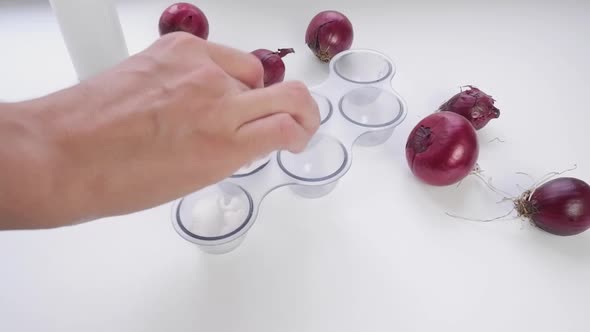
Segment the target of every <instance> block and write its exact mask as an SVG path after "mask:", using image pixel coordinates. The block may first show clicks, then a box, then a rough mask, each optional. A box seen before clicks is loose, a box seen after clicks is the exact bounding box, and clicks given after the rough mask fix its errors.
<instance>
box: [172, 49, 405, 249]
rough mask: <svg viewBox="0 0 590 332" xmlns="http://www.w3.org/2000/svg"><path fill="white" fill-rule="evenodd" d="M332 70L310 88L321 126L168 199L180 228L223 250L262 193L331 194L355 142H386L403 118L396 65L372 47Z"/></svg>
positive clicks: (251, 218)
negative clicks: (298, 146)
mask: <svg viewBox="0 0 590 332" xmlns="http://www.w3.org/2000/svg"><path fill="white" fill-rule="evenodd" d="M329 66H330V75H329V77H328V79H327V80H326V81H324V82H323V83H322V84H320V85H318V86H315V87H313V88H310V92H311V94H312V96H313V97H314V99H315V100H316V102H317V104H318V106H319V109H320V113H321V126H320V129H319V130H318V132H317V133H316V135H315V136H314V137H313V138H312V139H311V141H310V142H309V144H308V146H307V147H306V149H305V150H304V151H303V152H301V153H298V154H293V153H290V152H288V151H276V152H274V153H272V154H270V155H269V156H266V157H264V158H261V159H260V160H258V161H257V162H255V163H253V164H251V165H246V166H245V167H244V168H242V169H241V170H240V171H238V172H237V173H236V174H234V175H233V176H231V177H230V178H228V179H225V180H223V181H221V182H220V183H217V184H215V185H212V186H210V187H208V188H205V189H203V190H200V191H197V192H194V193H192V194H190V195H188V196H186V197H183V198H181V199H179V200H177V201H176V202H175V203H174V204H173V209H172V223H173V225H174V228H175V229H176V231H177V232H178V234H179V235H180V236H181V237H183V238H184V239H186V240H188V241H190V242H192V243H194V244H196V245H198V246H199V248H201V249H202V250H203V251H205V252H208V253H213V254H223V253H228V252H230V251H232V250H234V249H236V248H237V247H238V246H239V245H240V244H241V243H242V241H243V240H244V238H245V236H246V234H247V233H248V230H249V229H250V228H251V227H252V226H253V225H254V222H255V221H256V217H257V215H258V209H259V206H260V204H261V203H262V201H263V199H264V198H265V197H266V195H268V194H269V193H271V192H272V191H273V190H274V189H276V188H279V187H282V186H289V187H290V188H291V189H292V190H293V192H295V193H296V194H297V195H300V196H301V197H305V198H319V197H322V196H325V195H328V194H329V193H330V192H331V191H332V190H334V188H335V187H336V186H337V183H338V180H339V179H340V178H341V177H342V176H344V175H345V174H346V172H347V171H348V170H349V168H350V166H351V164H352V148H353V146H354V145H355V144H359V145H363V146H375V145H379V144H382V143H384V142H385V141H387V140H388V139H389V138H390V137H391V135H392V134H393V131H394V129H395V128H396V127H397V126H398V125H399V124H400V123H402V122H403V121H404V120H405V118H406V114H407V106H406V103H405V101H404V100H403V98H401V97H400V96H399V95H398V94H397V93H396V92H395V90H394V89H393V88H392V87H391V80H392V79H393V77H394V75H395V65H394V63H393V61H392V60H391V59H389V58H388V57H387V56H385V55H384V54H381V53H379V52H376V51H373V50H362V49H361V50H348V51H345V52H342V53H340V54H338V55H337V56H336V57H334V58H333V59H332V60H331V61H330V65H329Z"/></svg>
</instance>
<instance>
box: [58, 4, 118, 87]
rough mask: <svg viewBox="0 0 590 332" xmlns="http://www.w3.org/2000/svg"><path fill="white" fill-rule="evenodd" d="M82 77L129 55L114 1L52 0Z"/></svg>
mask: <svg viewBox="0 0 590 332" xmlns="http://www.w3.org/2000/svg"><path fill="white" fill-rule="evenodd" d="M49 2H50V3H51V6H52V8H53V11H54V13H55V16H56V17H57V21H58V23H59V26H60V29H61V32H62V35H63V38H64V42H65V44H66V47H67V49H68V52H69V54H70V58H71V60H72V63H73V65H74V68H75V70H76V73H77V75H78V79H79V80H85V79H87V78H89V77H90V76H93V75H95V74H98V73H100V72H102V71H104V70H105V69H108V68H109V67H112V66H113V65H116V64H117V63H119V62H121V61H122V60H124V59H125V58H127V57H128V56H129V52H128V50H127V45H126V43H125V38H124V36H123V30H122V28H121V23H120V21H119V15H118V13H117V9H116V7H115V3H114V1H113V0H49Z"/></svg>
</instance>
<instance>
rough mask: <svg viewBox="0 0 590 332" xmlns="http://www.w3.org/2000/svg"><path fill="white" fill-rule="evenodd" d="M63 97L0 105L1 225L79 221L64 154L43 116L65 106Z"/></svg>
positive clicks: (24, 226)
mask: <svg viewBox="0 0 590 332" xmlns="http://www.w3.org/2000/svg"><path fill="white" fill-rule="evenodd" d="M66 104H67V103H66V100H65V98H64V96H63V95H61V94H60V95H57V94H56V95H52V96H48V97H44V98H41V99H37V100H32V101H27V102H22V103H11V104H0V229H35V228H52V227H58V226H62V225H67V224H73V223H77V222H80V221H82V220H80V219H81V218H83V214H82V213H81V211H82V207H81V206H80V202H81V200H80V199H81V197H80V195H81V193H79V192H74V190H73V188H74V186H73V185H72V184H71V183H72V181H75V180H74V179H69V178H68V175H67V174H64V173H63V172H62V168H63V166H64V165H65V161H64V159H63V153H62V152H61V151H60V148H59V147H58V146H57V145H56V144H55V143H56V140H55V138H54V133H53V132H52V130H51V129H50V128H51V126H50V125H48V124H47V121H46V119H44V117H43V116H40V115H41V114H45V112H49V111H50V109H51V108H53V107H60V106H63V107H65V106H66Z"/></svg>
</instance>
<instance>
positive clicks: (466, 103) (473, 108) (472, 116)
mask: <svg viewBox="0 0 590 332" xmlns="http://www.w3.org/2000/svg"><path fill="white" fill-rule="evenodd" d="M467 87H469V89H468V90H465V91H463V90H462V91H461V92H459V93H457V94H456V95H454V96H453V97H451V98H450V99H449V100H448V101H447V102H445V103H444V104H442V105H441V106H440V107H439V109H438V110H439V111H449V112H454V113H457V114H460V115H462V116H464V117H465V118H466V119H467V120H469V121H470V122H471V124H472V125H473V126H474V127H475V129H477V130H479V129H481V128H483V127H485V126H486V125H487V124H488V122H489V121H490V120H491V119H497V118H499V117H500V110H499V109H498V108H496V107H495V106H494V102H495V100H494V99H493V98H492V96H490V95H488V94H486V93H484V92H483V91H481V90H479V89H478V88H476V87H474V86H471V85H468V86H467Z"/></svg>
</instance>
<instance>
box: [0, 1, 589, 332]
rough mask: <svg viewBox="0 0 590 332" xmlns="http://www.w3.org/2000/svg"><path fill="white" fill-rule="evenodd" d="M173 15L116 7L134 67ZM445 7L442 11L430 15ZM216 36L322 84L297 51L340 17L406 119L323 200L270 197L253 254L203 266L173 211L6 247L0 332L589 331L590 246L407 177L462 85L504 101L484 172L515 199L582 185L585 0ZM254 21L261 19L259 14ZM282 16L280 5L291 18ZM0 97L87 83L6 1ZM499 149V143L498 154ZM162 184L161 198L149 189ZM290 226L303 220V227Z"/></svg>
mask: <svg viewBox="0 0 590 332" xmlns="http://www.w3.org/2000/svg"><path fill="white" fill-rule="evenodd" d="M170 3H171V2H170V1H164V0H161V1H133V2H120V4H119V10H120V15H121V20H122V25H123V28H124V32H125V36H126V38H127V42H128V45H129V49H130V51H131V52H132V53H135V52H137V51H139V50H141V49H142V48H144V47H146V46H147V45H149V44H150V43H151V42H152V41H153V40H154V39H155V38H157V20H158V17H159V14H160V11H161V10H162V9H163V8H164V7H165V6H166V5H168V4H170ZM434 3H437V4H434ZM199 4H200V6H201V8H202V9H203V10H204V11H205V12H206V14H207V15H208V17H209V19H210V22H211V34H210V39H211V40H215V41H218V42H222V43H227V44H230V45H232V46H234V47H237V48H240V49H243V50H246V51H250V50H253V49H255V48H259V47H264V48H271V49H273V48H279V47H294V48H295V50H296V52H297V53H296V54H292V55H290V56H289V57H288V58H285V62H286V64H287V79H299V80H303V81H304V82H306V83H307V84H309V85H313V84H316V83H319V82H320V81H321V80H322V79H323V78H324V77H325V74H326V72H325V70H324V69H323V68H325V66H323V65H321V64H319V63H318V62H317V61H315V59H314V58H313V56H312V55H311V53H310V52H309V51H308V50H307V49H306V46H305V44H304V34H305V28H306V25H307V23H308V21H309V19H310V18H311V17H312V16H313V15H314V14H315V13H316V12H317V11H319V10H322V9H338V10H341V11H343V12H345V13H347V14H348V16H349V17H350V19H351V20H352V22H353V24H354V28H355V40H354V47H357V48H365V47H366V48H373V49H376V50H379V51H382V52H384V53H386V54H388V55H390V56H391V57H392V58H393V59H394V60H395V62H396V64H397V66H398V74H397V76H396V77H395V78H394V81H393V85H394V87H395V88H396V89H397V90H398V91H399V92H400V93H401V94H402V96H404V98H405V99H406V100H407V102H408V106H409V114H408V117H407V119H406V121H405V122H404V123H403V124H402V125H401V126H400V127H399V129H398V130H397V131H396V132H395V133H394V135H393V136H392V138H391V139H390V140H389V141H388V142H387V143H386V144H384V145H382V146H379V147H376V148H357V149H355V151H354V159H355V161H354V163H353V166H352V169H351V170H350V171H349V173H348V174H347V175H346V176H345V177H344V178H343V179H342V180H341V181H340V183H339V184H338V187H337V188H336V190H335V191H334V192H333V193H331V194H330V195H329V196H327V197H324V198H321V199H317V200H305V199H301V198H297V197H295V196H294V194H292V193H291V191H290V190H288V189H286V188H283V189H279V190H278V191H275V192H274V193H272V194H271V195H270V196H268V197H267V198H266V200H265V201H264V205H263V206H262V210H261V212H260V215H259V217H258V220H257V222H256V224H255V225H254V227H253V228H252V229H251V231H250V233H249V235H248V237H247V238H246V240H245V242H244V243H243V244H242V245H241V246H240V247H239V248H238V249H237V250H236V251H234V252H232V253H230V254H228V255H223V256H209V255H206V254H203V253H201V252H200V251H199V250H198V249H197V248H196V247H194V246H193V245H192V244H190V243H188V242H186V241H185V240H183V239H181V238H180V237H179V236H178V235H177V234H176V233H175V231H174V230H173V228H172V225H171V222H170V219H169V213H170V205H169V204H165V205H162V206H160V207H158V208H154V209H151V210H148V211H142V212H138V213H136V214H132V215H128V216H121V217H117V218H109V219H106V220H100V221H97V222H92V223H88V224H85V225H81V226H76V227H69V228H61V229H55V230H44V231H27V232H2V233H0V266H1V270H0V331H6V332H8V331H10V332H12V331H45V332H48V331H61V332H64V331H87V332H89V331H138V332H139V331H176V332H178V331H207V332H216V331H224V332H225V331H236V332H244V331H253V332H254V331H256V332H261V331H283V332H285V331H297V332H303V331H322V332H325V331H338V332H344V331H454V332H468V331H480V332H483V331H490V332H491V331H535V332H550V331H551V332H554V331H569V332H577V331H580V332H582V331H588V330H590V311H589V308H590V232H587V233H584V234H581V235H579V236H575V237H567V238H562V237H556V236H551V235H548V234H546V233H543V232H541V231H539V230H537V229H535V228H533V227H531V226H530V225H529V224H528V223H527V222H525V221H522V220H518V219H516V220H511V221H500V222H495V223H477V222H468V221H462V220H458V219H453V218H450V217H448V216H446V215H445V212H450V213H455V214H460V215H464V216H470V217H474V218H491V217H495V216H498V215H502V214H504V213H505V212H507V210H508V209H509V208H510V205H508V204H504V205H498V204H495V202H496V201H497V200H498V196H495V195H494V194H492V193H491V192H490V191H489V190H487V189H485V188H484V187H483V186H482V185H481V183H480V182H478V181H477V180H476V179H474V178H473V177H471V178H469V179H467V180H466V181H464V182H463V184H462V185H461V186H460V187H459V188H456V187H454V186H451V187H446V188H433V187H428V186H425V185H422V184H420V183H419V182H417V180H416V179H415V178H414V177H412V176H411V174H410V173H409V169H408V167H407V166H406V161H405V157H404V155H403V145H404V144H405V139H406V137H407V134H408V132H409V130H410V129H411V128H412V127H413V126H414V125H415V124H416V123H417V121H418V120H419V119H420V118H422V117H423V116H425V115H426V114H428V113H430V112H432V111H433V110H434V109H435V108H436V107H437V106H438V105H439V104H440V103H441V102H442V101H443V100H444V99H446V98H448V97H450V96H451V95H452V94H454V93H455V92H456V91H458V86H460V85H465V84H474V85H476V86H478V87H480V88H481V89H483V90H484V91H486V92H489V93H490V94H492V95H493V96H494V97H495V98H496V99H497V100H498V102H497V106H498V107H499V108H500V109H501V110H502V115H501V118H500V119H498V120H494V121H493V122H491V123H490V125H489V126H488V127H486V129H484V130H482V131H481V132H480V133H479V135H480V137H481V142H482V143H481V144H482V146H481V156H480V164H481V166H482V167H483V168H484V169H485V171H486V173H485V174H487V175H488V176H492V177H493V178H494V180H495V183H496V185H498V186H501V187H502V188H504V189H507V190H510V191H511V192H513V193H514V194H517V193H518V192H519V189H518V188H517V187H516V184H520V185H521V186H527V185H530V184H531V180H529V179H527V178H526V177H524V176H518V175H515V174H514V173H515V172H519V171H521V172H527V173H529V174H531V175H532V176H533V177H535V178H540V177H541V176H543V175H544V174H545V173H547V172H550V171H556V170H563V169H567V168H569V167H571V166H572V165H574V164H577V165H578V167H577V169H576V170H574V171H572V172H570V173H568V174H569V175H572V176H577V177H580V178H582V179H585V180H586V181H590V157H589V156H590V152H588V151H589V150H588V120H589V118H590V116H589V114H590V113H589V112H590V109H589V108H588V95H589V88H590V84H589V83H588V82H589V81H588V77H589V76H590V63H589V59H590V44H589V43H588V40H590V3H588V2H582V1H553V3H549V2H546V1H527V2H526V3H523V2H522V1H520V2H512V1H501V2H496V1H477V0H475V1H474V0H471V1H455V0H452V1H445V2H444V4H443V2H440V3H439V2H435V1H427V0H425V1H412V2H410V1H405V2H402V1H371V0H367V1H301V2H296V1H289V2H286V1H284V3H281V2H280V1H249V2H246V1H243V2H241V1H230V0H223V1H221V0H215V1H213V0H211V1H199ZM258 4H259V5H260V6H261V7H257V5H258ZM280 6H285V7H283V8H280ZM0 45H1V46H0V59H1V60H2V61H0V99H4V100H20V99H24V98H31V97H35V96H40V95H43V94H45V93H48V92H51V91H54V90H56V89H59V88H62V87H66V86H68V85H70V84H73V83H75V81H76V76H75V72H74V71H73V68H72V66H71V63H70V61H69V58H68V54H67V51H66V49H65V47H64V45H63V42H62V40H61V36H60V33H59V30H58V26H57V24H56V21H55V19H54V18H53V16H52V14H51V11H50V8H49V5H48V3H47V2H45V1H21V0H19V1H6V0H5V1H2V2H0ZM495 137H499V138H501V139H502V140H504V141H505V142H504V143H499V142H493V143H488V141H489V140H491V139H493V138H495ZM157 185H158V184H157V183H154V186H157ZM295 211H296V212H297V213H295Z"/></svg>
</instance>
